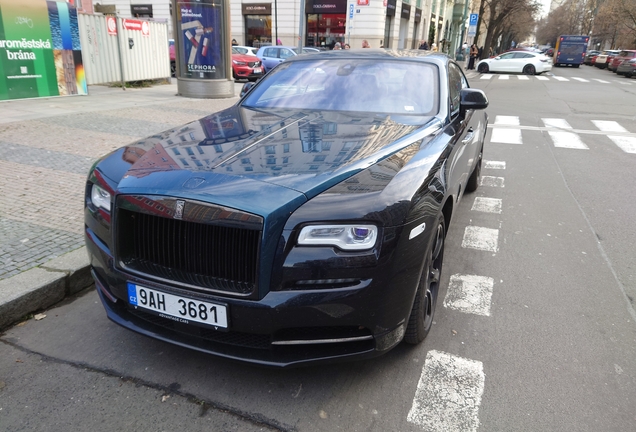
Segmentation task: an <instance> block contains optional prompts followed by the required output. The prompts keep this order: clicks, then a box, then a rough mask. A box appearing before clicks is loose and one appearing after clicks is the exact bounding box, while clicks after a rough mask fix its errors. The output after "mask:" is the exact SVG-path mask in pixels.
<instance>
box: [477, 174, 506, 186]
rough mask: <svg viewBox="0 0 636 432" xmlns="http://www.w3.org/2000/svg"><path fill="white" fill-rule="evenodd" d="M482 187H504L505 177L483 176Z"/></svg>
mask: <svg viewBox="0 0 636 432" xmlns="http://www.w3.org/2000/svg"><path fill="white" fill-rule="evenodd" d="M480 186H486V187H504V178H503V177H492V176H481V184H480Z"/></svg>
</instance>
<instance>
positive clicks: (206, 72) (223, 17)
mask: <svg viewBox="0 0 636 432" xmlns="http://www.w3.org/2000/svg"><path fill="white" fill-rule="evenodd" d="M171 2H172V10H173V14H172V18H173V28H174V29H175V31H174V36H175V57H176V59H175V60H176V69H177V70H176V77H177V91H178V93H179V95H181V96H186V97H194V98H227V97H233V96H234V79H233V78H232V51H231V46H230V42H229V40H230V32H229V22H230V20H229V13H230V11H229V0H191V1H187V0H171Z"/></svg>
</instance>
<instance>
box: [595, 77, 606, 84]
mask: <svg viewBox="0 0 636 432" xmlns="http://www.w3.org/2000/svg"><path fill="white" fill-rule="evenodd" d="M592 79H593V80H594V81H598V82H600V83H602V84H609V81H604V80H602V79H598V78H592Z"/></svg>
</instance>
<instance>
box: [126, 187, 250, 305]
mask: <svg viewBox="0 0 636 432" xmlns="http://www.w3.org/2000/svg"><path fill="white" fill-rule="evenodd" d="M176 201H177V200H174V199H171V200H170V199H164V198H162V199H159V200H154V199H152V198H149V197H144V196H137V197H127V198H123V199H120V200H118V203H121V205H120V206H118V210H117V219H116V222H115V223H116V236H117V239H116V244H117V262H118V264H119V265H120V266H121V267H122V268H124V269H125V270H128V271H131V272H134V273H138V274H142V275H144V276H150V277H154V278H156V279H159V280H161V281H164V282H165V281H170V282H175V283H177V284H180V285H183V286H186V287H191V288H194V289H197V290H203V291H212V292H221V293H231V294H237V295H242V296H249V295H250V294H252V293H254V292H255V290H256V285H257V273H258V271H257V270H258V251H259V246H260V238H261V229H260V228H261V227H262V219H261V218H260V217H258V216H254V215H249V214H247V213H243V212H237V211H233V210H229V209H226V208H223V207H216V206H208V205H205V204H198V203H194V202H191V201H185V203H186V204H185V210H184V215H183V219H174V217H170V216H173V215H174V209H175V202H176ZM182 202H183V201H182ZM152 213H155V214H152ZM211 216H212V217H211ZM255 228H258V229H255Z"/></svg>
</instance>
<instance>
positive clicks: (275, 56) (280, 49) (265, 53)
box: [256, 45, 320, 73]
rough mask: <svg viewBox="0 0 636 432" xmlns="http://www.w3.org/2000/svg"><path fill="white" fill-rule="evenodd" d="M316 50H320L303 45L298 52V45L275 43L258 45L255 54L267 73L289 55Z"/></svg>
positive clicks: (314, 51)
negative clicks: (272, 44)
mask: <svg viewBox="0 0 636 432" xmlns="http://www.w3.org/2000/svg"><path fill="white" fill-rule="evenodd" d="M316 52H320V50H319V49H318V48H313V47H303V49H302V51H300V52H299V50H298V47H293V46H283V45H275V46H264V47H260V48H259V49H258V52H257V53H256V56H257V57H258V58H259V59H261V61H262V62H263V67H264V68H265V72H266V73H267V72H269V71H270V70H271V69H273V68H274V67H275V66H276V65H277V64H279V63H282V62H283V61H285V59H287V58H289V57H294V56H297V55H299V54H311V53H316Z"/></svg>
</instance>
